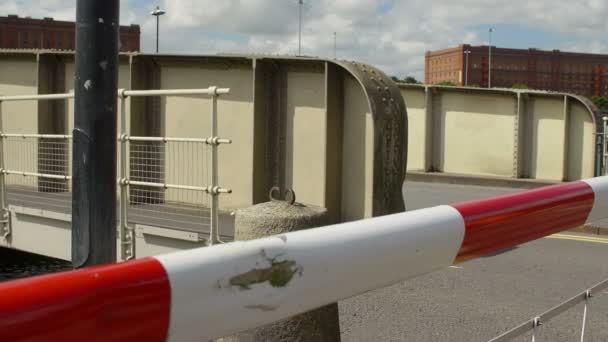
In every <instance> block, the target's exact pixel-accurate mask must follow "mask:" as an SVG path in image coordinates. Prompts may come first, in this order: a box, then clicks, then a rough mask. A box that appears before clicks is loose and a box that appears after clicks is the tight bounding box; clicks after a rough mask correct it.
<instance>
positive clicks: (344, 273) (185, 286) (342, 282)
mask: <svg viewBox="0 0 608 342" xmlns="http://www.w3.org/2000/svg"><path fill="white" fill-rule="evenodd" d="M602 218H608V177H600V178H594V179H590V180H586V181H578V182H572V183H566V184H561V185H556V186H550V187H546V188H540V189H536V190H531V191H525V192H521V193H516V194H509V195H504V196H499V197H494V198H490V199H485V200H478V201H471V202H465V203H459V204H455V205H452V206H447V205H444V206H438V207H433V208H428V209H422V210H416V211H411V212H406V213H400V214H395V215H389V216H383V217H377V218H372V219H367V220H362V221H356V222H350V223H344V224H339V225H334V226H327V227H322V228H317V229H311V230H306V231H300V232H294V233H288V234H283V235H278V236H273V237H269V238H264V239H259V240H252V241H246V242H234V243H229V244H225V245H218V246H213V247H207V248H200V249H194V250H188V251H182V252H178V253H173V254H167V255H162V256H158V257H151V258H143V259H139V260H135V261H131V262H126V263H120V264H112V265H106V266H99V267H92V268H87V269H83V270H78V271H72V272H65V273H59V274H53V275H46V276H40V277H33V278H29V279H23V280H15V281H11V282H6V283H2V284H0V331H2V337H3V339H5V340H7V341H16V340H28V341H48V340H57V341H68V340H82V339H83V338H86V339H90V340H91V339H92V340H100V341H102V340H103V341H119V340H126V339H134V340H146V341H164V340H169V341H206V340H210V339H212V338H215V337H221V336H225V335H230V334H233V333H236V332H238V331H242V330H246V329H249V328H253V327H256V326H260V325H264V324H267V323H270V322H273V321H276V320H279V319H281V318H285V317H289V316H292V315H295V314H297V313H301V312H305V311H309V310H311V309H314V308H317V307H320V306H323V305H326V304H329V303H333V302H336V301H338V300H341V299H344V298H348V297H352V296H355V295H358V294H361V293H364V292H366V291H369V290H373V289H377V288H381V287H384V286H388V285H391V284H394V283H396V282H399V281H402V280H405V279H408V278H412V277H415V276H418V275H421V274H424V273H428V272H431V271H434V270H437V269H440V268H442V267H446V266H449V265H452V264H453V263H458V262H462V261H465V260H469V259H473V258H477V257H480V256H483V255H487V254H491V253H494V252H497V251H500V250H503V249H505V248H509V247H512V246H515V245H518V244H521V243H524V242H527V241H531V240H535V239H538V238H540V237H543V236H547V235H550V234H553V233H557V232H560V231H563V230H566V229H570V228H575V227H577V226H580V225H582V224H584V223H585V222H589V221H595V220H598V219H602Z"/></svg>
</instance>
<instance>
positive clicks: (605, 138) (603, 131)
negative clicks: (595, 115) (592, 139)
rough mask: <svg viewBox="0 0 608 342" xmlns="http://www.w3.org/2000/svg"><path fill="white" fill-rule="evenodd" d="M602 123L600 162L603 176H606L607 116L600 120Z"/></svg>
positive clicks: (607, 161) (607, 158) (607, 152)
mask: <svg viewBox="0 0 608 342" xmlns="http://www.w3.org/2000/svg"><path fill="white" fill-rule="evenodd" d="M602 122H603V124H604V126H603V130H602V134H601V138H602V139H601V140H602V141H601V143H602V154H601V156H602V162H603V164H602V165H603V168H604V175H605V176H606V175H608V116H604V117H603V118H602Z"/></svg>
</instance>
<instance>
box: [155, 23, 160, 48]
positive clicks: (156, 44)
mask: <svg viewBox="0 0 608 342" xmlns="http://www.w3.org/2000/svg"><path fill="white" fill-rule="evenodd" d="M158 17H160V16H159V15H157V16H156V53H158V22H159V19H158Z"/></svg>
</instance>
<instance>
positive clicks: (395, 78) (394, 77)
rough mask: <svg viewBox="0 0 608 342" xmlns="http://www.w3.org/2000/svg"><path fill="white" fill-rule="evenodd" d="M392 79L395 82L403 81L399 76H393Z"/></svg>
mask: <svg viewBox="0 0 608 342" xmlns="http://www.w3.org/2000/svg"><path fill="white" fill-rule="evenodd" d="M391 79H392V80H393V81H395V82H401V80H400V79H399V77H397V76H391Z"/></svg>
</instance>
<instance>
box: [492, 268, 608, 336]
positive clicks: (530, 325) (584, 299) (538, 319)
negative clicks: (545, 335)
mask: <svg viewBox="0 0 608 342" xmlns="http://www.w3.org/2000/svg"><path fill="white" fill-rule="evenodd" d="M606 289H608V279H606V280H604V281H601V282H599V283H598V284H596V285H594V286H592V287H591V288H589V289H587V290H585V291H583V292H581V293H579V294H577V295H576V296H574V297H572V298H570V299H568V300H566V301H565V302H563V303H560V304H558V305H556V306H554V307H553V308H551V309H549V310H547V311H545V312H543V313H542V314H540V315H538V316H535V317H533V318H531V319H529V320H527V321H525V322H524V323H522V324H520V325H518V326H516V327H515V328H513V329H511V330H509V331H507V332H505V333H503V334H501V335H499V336H497V337H495V338H493V339H491V340H490V341H489V342H503V341H511V340H513V339H514V338H517V337H520V336H522V335H524V334H526V333H528V332H532V342H535V341H536V332H537V330H538V329H539V327H541V326H542V325H544V324H546V323H547V322H548V321H549V320H551V319H552V318H555V317H556V316H558V315H560V314H562V313H564V312H565V311H567V310H568V309H571V308H573V307H574V306H576V305H578V304H580V303H585V305H584V307H583V321H582V324H581V334H580V341H581V342H584V341H585V329H586V328H587V319H588V317H589V312H588V303H589V301H590V300H591V299H592V298H594V296H596V295H598V294H601V293H602V291H604V290H606Z"/></svg>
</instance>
